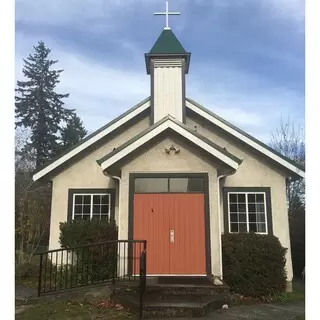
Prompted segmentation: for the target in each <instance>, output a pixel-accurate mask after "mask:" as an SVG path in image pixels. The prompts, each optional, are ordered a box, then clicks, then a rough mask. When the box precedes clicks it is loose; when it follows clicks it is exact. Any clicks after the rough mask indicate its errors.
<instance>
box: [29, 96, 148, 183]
mask: <svg viewBox="0 0 320 320" xmlns="http://www.w3.org/2000/svg"><path fill="white" fill-rule="evenodd" d="M149 107H150V99H148V100H147V101H146V102H145V103H144V104H142V105H141V106H139V107H138V108H136V109H134V110H132V112H130V113H128V114H127V115H125V116H124V117H122V118H120V119H119V120H118V121H117V122H115V123H113V124H111V125H110V126H108V127H107V128H106V129H105V130H102V131H101V132H99V133H97V134H96V135H94V136H93V137H91V138H90V139H89V140H87V141H85V142H84V143H82V144H80V145H79V146H78V147H76V148H75V149H73V150H71V151H70V152H68V153H67V154H65V155H63V156H62V157H61V158H59V159H57V160H56V161H54V162H53V163H51V164H50V165H48V166H47V167H45V168H44V169H42V170H41V171H39V172H37V173H36V174H35V175H34V176H33V180H34V181H37V180H39V179H40V178H42V177H43V176H45V175H46V174H48V173H49V172H51V171H52V170H54V169H56V168H57V167H58V166H60V165H61V164H63V163H64V162H66V161H68V160H69V159H71V158H72V157H74V156H75V155H77V154H78V153H80V152H81V151H83V150H85V149H86V148H88V147H89V146H91V145H92V144H94V143H95V142H97V141H99V140H100V139H102V138H103V137H105V136H106V135H108V134H109V133H111V132H112V131H114V130H115V129H117V128H119V127H120V126H121V125H123V124H125V123H126V122H128V121H129V120H131V119H132V118H134V117H135V116H137V115H138V114H140V113H141V112H143V111H144V110H146V109H147V108H149Z"/></svg>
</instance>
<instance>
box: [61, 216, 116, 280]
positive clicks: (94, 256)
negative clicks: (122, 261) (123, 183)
mask: <svg viewBox="0 0 320 320" xmlns="http://www.w3.org/2000/svg"><path fill="white" fill-rule="evenodd" d="M117 239H118V228H117V226H116V224H115V222H109V221H106V220H80V221H70V222H63V223H60V238H59V240H60V244H61V247H62V248H66V249H71V248H74V247H79V246H82V245H86V244H95V243H102V242H107V241H112V240H117ZM71 251H72V252H73V255H74V256H76V257H77V262H76V265H77V268H76V269H77V271H78V272H79V270H80V271H81V279H86V280H87V281H89V282H95V281H102V280H107V279H111V278H112V276H114V275H115V274H116V268H117V244H112V245H110V244H106V245H101V246H90V247H85V248H80V249H72V250H70V252H71ZM69 256H71V253H69ZM70 267H71V268H72V266H70ZM84 274H85V276H83V275H84ZM72 281H73V280H72ZM72 281H71V282H72ZM76 281H78V280H76Z"/></svg>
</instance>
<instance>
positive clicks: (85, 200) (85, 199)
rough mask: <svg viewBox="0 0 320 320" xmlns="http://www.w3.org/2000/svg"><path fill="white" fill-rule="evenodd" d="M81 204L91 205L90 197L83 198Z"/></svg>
mask: <svg viewBox="0 0 320 320" xmlns="http://www.w3.org/2000/svg"><path fill="white" fill-rule="evenodd" d="M83 203H84V204H90V203H91V195H88V196H83Z"/></svg>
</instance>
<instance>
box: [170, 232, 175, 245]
mask: <svg viewBox="0 0 320 320" xmlns="http://www.w3.org/2000/svg"><path fill="white" fill-rule="evenodd" d="M170 243H174V230H170Z"/></svg>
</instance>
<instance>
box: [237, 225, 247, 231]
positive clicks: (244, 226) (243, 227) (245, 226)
mask: <svg viewBox="0 0 320 320" xmlns="http://www.w3.org/2000/svg"><path fill="white" fill-rule="evenodd" d="M239 232H247V224H246V223H239Z"/></svg>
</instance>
